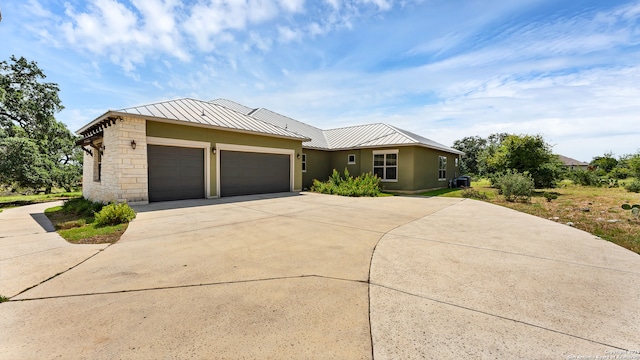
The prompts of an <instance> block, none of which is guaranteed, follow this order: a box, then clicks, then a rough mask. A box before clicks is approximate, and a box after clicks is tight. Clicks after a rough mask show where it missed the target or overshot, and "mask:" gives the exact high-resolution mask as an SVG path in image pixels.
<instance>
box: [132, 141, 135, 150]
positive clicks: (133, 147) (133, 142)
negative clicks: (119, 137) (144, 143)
mask: <svg viewBox="0 0 640 360" xmlns="http://www.w3.org/2000/svg"><path fill="white" fill-rule="evenodd" d="M131 148H132V149H133V150H135V149H136V141H135V140H131Z"/></svg>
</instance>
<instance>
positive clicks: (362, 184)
mask: <svg viewBox="0 0 640 360" xmlns="http://www.w3.org/2000/svg"><path fill="white" fill-rule="evenodd" d="M311 191H313V192H318V193H322V194H334V195H341V196H356V197H358V196H378V195H380V179H379V178H378V177H377V176H375V175H372V174H371V173H365V174H362V175H360V176H358V177H355V178H354V177H352V176H351V174H349V170H347V169H344V177H342V176H341V175H340V173H339V172H338V171H337V170H336V169H333V172H332V173H331V176H330V177H329V179H328V180H327V181H325V182H322V181H319V180H313V185H312V186H311Z"/></svg>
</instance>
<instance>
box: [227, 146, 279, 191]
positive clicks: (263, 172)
mask: <svg viewBox="0 0 640 360" xmlns="http://www.w3.org/2000/svg"><path fill="white" fill-rule="evenodd" d="M290 164H291V160H290V158H289V155H283V154H264V153H252V152H241V151H220V196H236V195H251V194H267V193H276V192H286V191H291V173H290V171H291V169H290V167H291V165H290Z"/></svg>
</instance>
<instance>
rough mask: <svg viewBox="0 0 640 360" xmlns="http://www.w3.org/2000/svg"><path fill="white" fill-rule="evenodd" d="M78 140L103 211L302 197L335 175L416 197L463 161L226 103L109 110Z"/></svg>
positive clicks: (417, 143) (380, 130) (442, 183)
mask: <svg viewBox="0 0 640 360" xmlns="http://www.w3.org/2000/svg"><path fill="white" fill-rule="evenodd" d="M78 134H80V135H81V136H82V138H81V139H80V140H79V141H78V145H80V146H81V147H82V149H83V150H84V151H85V154H84V168H83V195H84V196H85V197H86V198H88V199H92V200H95V201H105V202H108V201H117V202H129V203H147V202H153V201H167V200H179V199H194V198H215V197H222V196H236V195H248V194H262V193H276V192H290V191H300V190H302V189H305V188H309V187H310V186H311V184H312V182H313V179H321V180H324V179H327V178H328V177H329V175H330V174H331V172H332V170H333V169H334V168H335V169H338V170H343V169H345V168H347V169H348V170H349V172H350V173H351V174H356V175H357V174H361V173H366V172H372V173H374V174H376V175H378V177H380V179H381V183H382V186H383V187H384V188H385V189H386V190H391V191H397V192H406V193H413V192H418V191H424V190H427V189H435V188H443V187H447V186H448V185H449V181H450V180H451V179H454V178H456V177H457V176H458V175H460V174H459V170H458V161H459V156H460V155H462V152H460V151H458V150H455V149H452V148H449V147H447V146H444V145H442V144H439V143H437V142H434V141H432V140H429V139H427V138H424V137H422V136H419V135H416V134H413V133H411V132H408V131H405V130H402V129H399V128H396V127H394V126H391V125H387V124H367V125H358V126H352V127H345V128H339V129H330V130H321V129H318V128H316V127H313V126H311V125H308V124H305V123H303V122H300V121H297V120H294V119H291V118H289V117H286V116H284V115H281V114H278V113H276V112H273V111H270V110H267V109H263V108H257V109H254V108H249V107H246V106H244V105H241V104H238V103H235V102H232V101H229V100H225V99H216V100H213V101H201V100H195V99H177V100H170V101H164V102H159V103H154V104H149V105H143V106H136V107H131V108H126V109H121V110H115V111H114V110H109V111H107V112H105V113H104V114H102V115H101V116H99V117H97V118H96V119H95V120H93V121H91V122H90V123H88V124H87V125H85V126H83V127H82V128H81V129H80V130H78Z"/></svg>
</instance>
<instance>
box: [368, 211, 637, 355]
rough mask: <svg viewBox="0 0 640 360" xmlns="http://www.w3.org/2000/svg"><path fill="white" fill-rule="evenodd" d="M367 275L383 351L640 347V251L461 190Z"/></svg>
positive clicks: (401, 232)
mask: <svg viewBox="0 0 640 360" xmlns="http://www.w3.org/2000/svg"><path fill="white" fill-rule="evenodd" d="M370 286H371V321H372V334H373V340H374V355H375V356H374V357H375V358H376V359H399V358H402V359H409V358H414V359H420V358H429V357H432V356H433V354H438V356H437V357H438V358H439V359H461V358H527V359H533V358H539V359H550V358H557V359H560V358H562V359H565V358H568V357H570V356H572V355H573V356H592V357H593V358H595V357H596V356H606V355H607V354H616V353H617V354H620V353H621V352H620V351H622V353H626V352H625V351H637V350H638V349H639V348H640V335H639V334H640V312H639V311H638V305H640V257H639V256H638V255H637V254H635V253H632V252H630V251H628V250H626V249H623V248H621V247H619V246H617V245H615V244H612V243H609V242H607V241H604V240H602V239H599V238H597V237H594V236H592V235H590V234H588V233H585V232H582V231H579V230H576V229H573V228H570V227H568V226H565V225H561V224H557V223H554V222H551V221H547V220H544V219H540V218H537V217H534V216H530V215H527V214H523V213H519V212H516V211H513V210H510V209H506V208H503V207H499V206H495V205H491V204H488V203H484V202H479V201H474V200H465V201H464V202H461V203H459V204H456V205H455V206H452V207H448V208H445V209H442V210H441V211H439V212H436V213H434V214H431V215H428V216H426V217H424V218H422V219H420V220H417V221H414V222H412V223H410V224H407V225H404V226H401V227H399V228H397V229H395V230H393V231H391V232H390V233H389V234H388V235H386V236H384V237H383V239H382V240H381V241H380V243H379V244H378V247H377V248H376V252H375V254H374V257H373V261H372V266H371V284H370ZM629 354H631V353H629Z"/></svg>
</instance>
